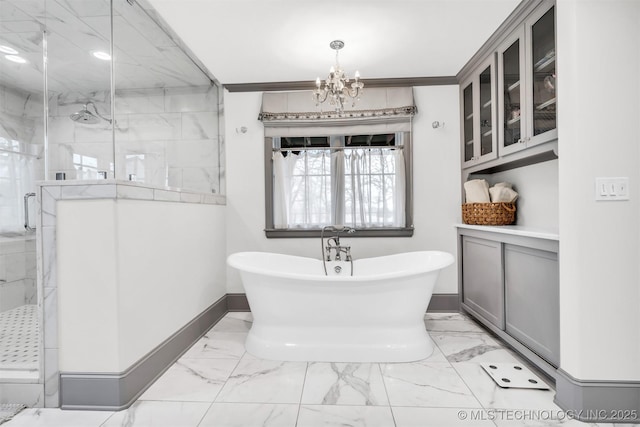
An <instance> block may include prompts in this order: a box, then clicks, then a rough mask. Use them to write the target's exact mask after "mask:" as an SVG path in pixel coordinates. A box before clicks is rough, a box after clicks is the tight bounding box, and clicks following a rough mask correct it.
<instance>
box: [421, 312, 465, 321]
mask: <svg viewBox="0 0 640 427" xmlns="http://www.w3.org/2000/svg"><path fill="white" fill-rule="evenodd" d="M424 318H425V320H468V319H469V317H468V316H466V315H464V314H462V313H448V312H447V313H439V312H435V313H433V312H429V313H426V314H425V315H424Z"/></svg>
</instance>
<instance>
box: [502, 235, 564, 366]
mask: <svg viewBox="0 0 640 427" xmlns="http://www.w3.org/2000/svg"><path fill="white" fill-rule="evenodd" d="M504 280H505V298H506V301H505V306H506V331H507V333H508V334H509V335H511V336H513V337H514V338H516V339H517V340H518V341H520V342H521V343H522V344H524V345H526V346H527V347H529V348H530V349H531V350H532V351H533V352H535V353H537V354H538V355H539V356H540V357H542V358H543V359H546V360H547V361H548V362H549V363H551V364H552V365H554V366H558V362H559V357H560V320H559V318H560V308H559V301H558V299H559V287H558V285H559V273H558V254H557V253H555V252H549V251H543V250H538V249H532V248H525V247H522V246H517V245H510V244H505V245H504Z"/></svg>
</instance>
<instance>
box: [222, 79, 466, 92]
mask: <svg viewBox="0 0 640 427" xmlns="http://www.w3.org/2000/svg"><path fill="white" fill-rule="evenodd" d="M362 82H363V83H364V87H365V90H366V88H374V87H407V86H443V85H457V84H458V80H457V79H456V76H436V77H401V78H390V79H363V80H362ZM223 88H224V89H226V90H228V91H229V92H277V91H290V90H313V89H314V88H315V83H314V82H313V81H312V80H309V81H297V82H264V83H233V84H225V85H223Z"/></svg>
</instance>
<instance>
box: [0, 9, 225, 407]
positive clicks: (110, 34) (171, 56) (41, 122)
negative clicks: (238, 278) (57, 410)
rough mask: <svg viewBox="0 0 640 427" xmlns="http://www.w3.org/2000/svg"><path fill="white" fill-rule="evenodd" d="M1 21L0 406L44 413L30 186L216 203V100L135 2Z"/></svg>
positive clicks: (18, 14)
mask: <svg viewBox="0 0 640 427" xmlns="http://www.w3.org/2000/svg"><path fill="white" fill-rule="evenodd" d="M0 16H1V17H2V19H0V51H1V54H0V55H1V56H0V331H2V332H3V334H2V338H0V341H1V342H0V344H1V345H0V348H2V349H3V352H2V353H3V354H2V355H0V356H1V357H0V403H27V404H29V405H32V406H54V407H55V406H58V390H57V388H58V382H57V376H58V369H57V364H58V360H57V353H56V351H54V350H57V339H58V338H57V316H58V313H57V305H56V304H57V303H56V300H57V296H56V293H57V284H56V280H55V276H56V271H55V263H56V259H55V238H56V236H55V233H53V232H52V230H54V228H47V226H51V221H52V220H53V221H55V217H54V218H53V219H51V218H49V219H47V218H45V217H41V216H40V214H41V211H42V216H46V215H47V212H46V209H47V208H48V207H47V206H41V202H42V200H36V197H35V196H36V194H38V195H39V194H40V193H39V192H38V183H39V182H42V183H44V185H46V183H47V182H49V183H51V182H52V181H55V180H64V181H65V183H66V184H71V183H72V182H78V183H80V182H82V183H86V184H92V183H100V184H106V183H108V182H110V181H111V182H113V183H114V184H115V183H116V182H122V181H127V185H128V186H130V187H131V186H133V187H136V186H137V187H144V188H146V189H149V188H158V189H170V190H174V191H175V190H178V191H179V190H187V191H190V192H192V193H201V194H208V195H211V194H216V195H217V194H223V193H224V183H223V176H222V170H223V168H222V167H221V164H223V162H224V160H223V151H224V150H223V141H222V139H221V132H220V126H219V123H220V117H219V112H220V111H221V110H222V109H221V108H219V107H220V104H221V102H222V101H221V95H222V93H221V90H220V86H219V85H218V83H217V82H216V80H215V78H214V77H213V76H212V75H211V74H210V73H209V72H208V71H207V70H206V68H205V67H203V66H202V64H201V63H199V61H198V60H197V59H196V58H195V57H194V56H193V55H192V54H191V53H190V52H189V50H188V49H187V48H186V47H185V46H184V45H183V44H182V42H181V41H180V40H179V39H178V38H177V37H176V36H175V34H173V33H172V32H171V30H170V29H169V28H168V26H166V25H165V24H164V22H163V21H162V19H161V18H160V17H159V16H158V15H157V14H156V13H155V11H154V10H153V9H152V8H151V7H150V6H149V5H148V3H147V2H146V1H145V0H136V1H128V0H82V1H73V0H3V1H1V2H0ZM60 182H61V183H62V181H60ZM60 188H62V187H60ZM86 196H87V195H86V194H85V195H84V197H86ZM203 197H204V196H203ZM36 224H37V225H39V226H40V227H36ZM36 228H38V229H36ZM40 228H41V229H40ZM93 244H97V243H96V242H87V247H91V245H93ZM16 325H22V326H21V327H20V328H16ZM9 331H14V332H12V333H9ZM2 340H4V341H2ZM14 353H15V354H14ZM20 354H26V355H27V356H26V357H19V355H20Z"/></svg>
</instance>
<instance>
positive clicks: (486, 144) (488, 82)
mask: <svg viewBox="0 0 640 427" xmlns="http://www.w3.org/2000/svg"><path fill="white" fill-rule="evenodd" d="M479 86H480V157H483V156H487V155H490V154H492V153H494V152H495V144H494V141H495V135H494V132H493V119H494V117H493V116H494V114H493V108H494V103H493V77H492V73H491V65H489V66H488V67H487V68H485V69H484V70H483V71H482V72H481V73H480V78H479Z"/></svg>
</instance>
